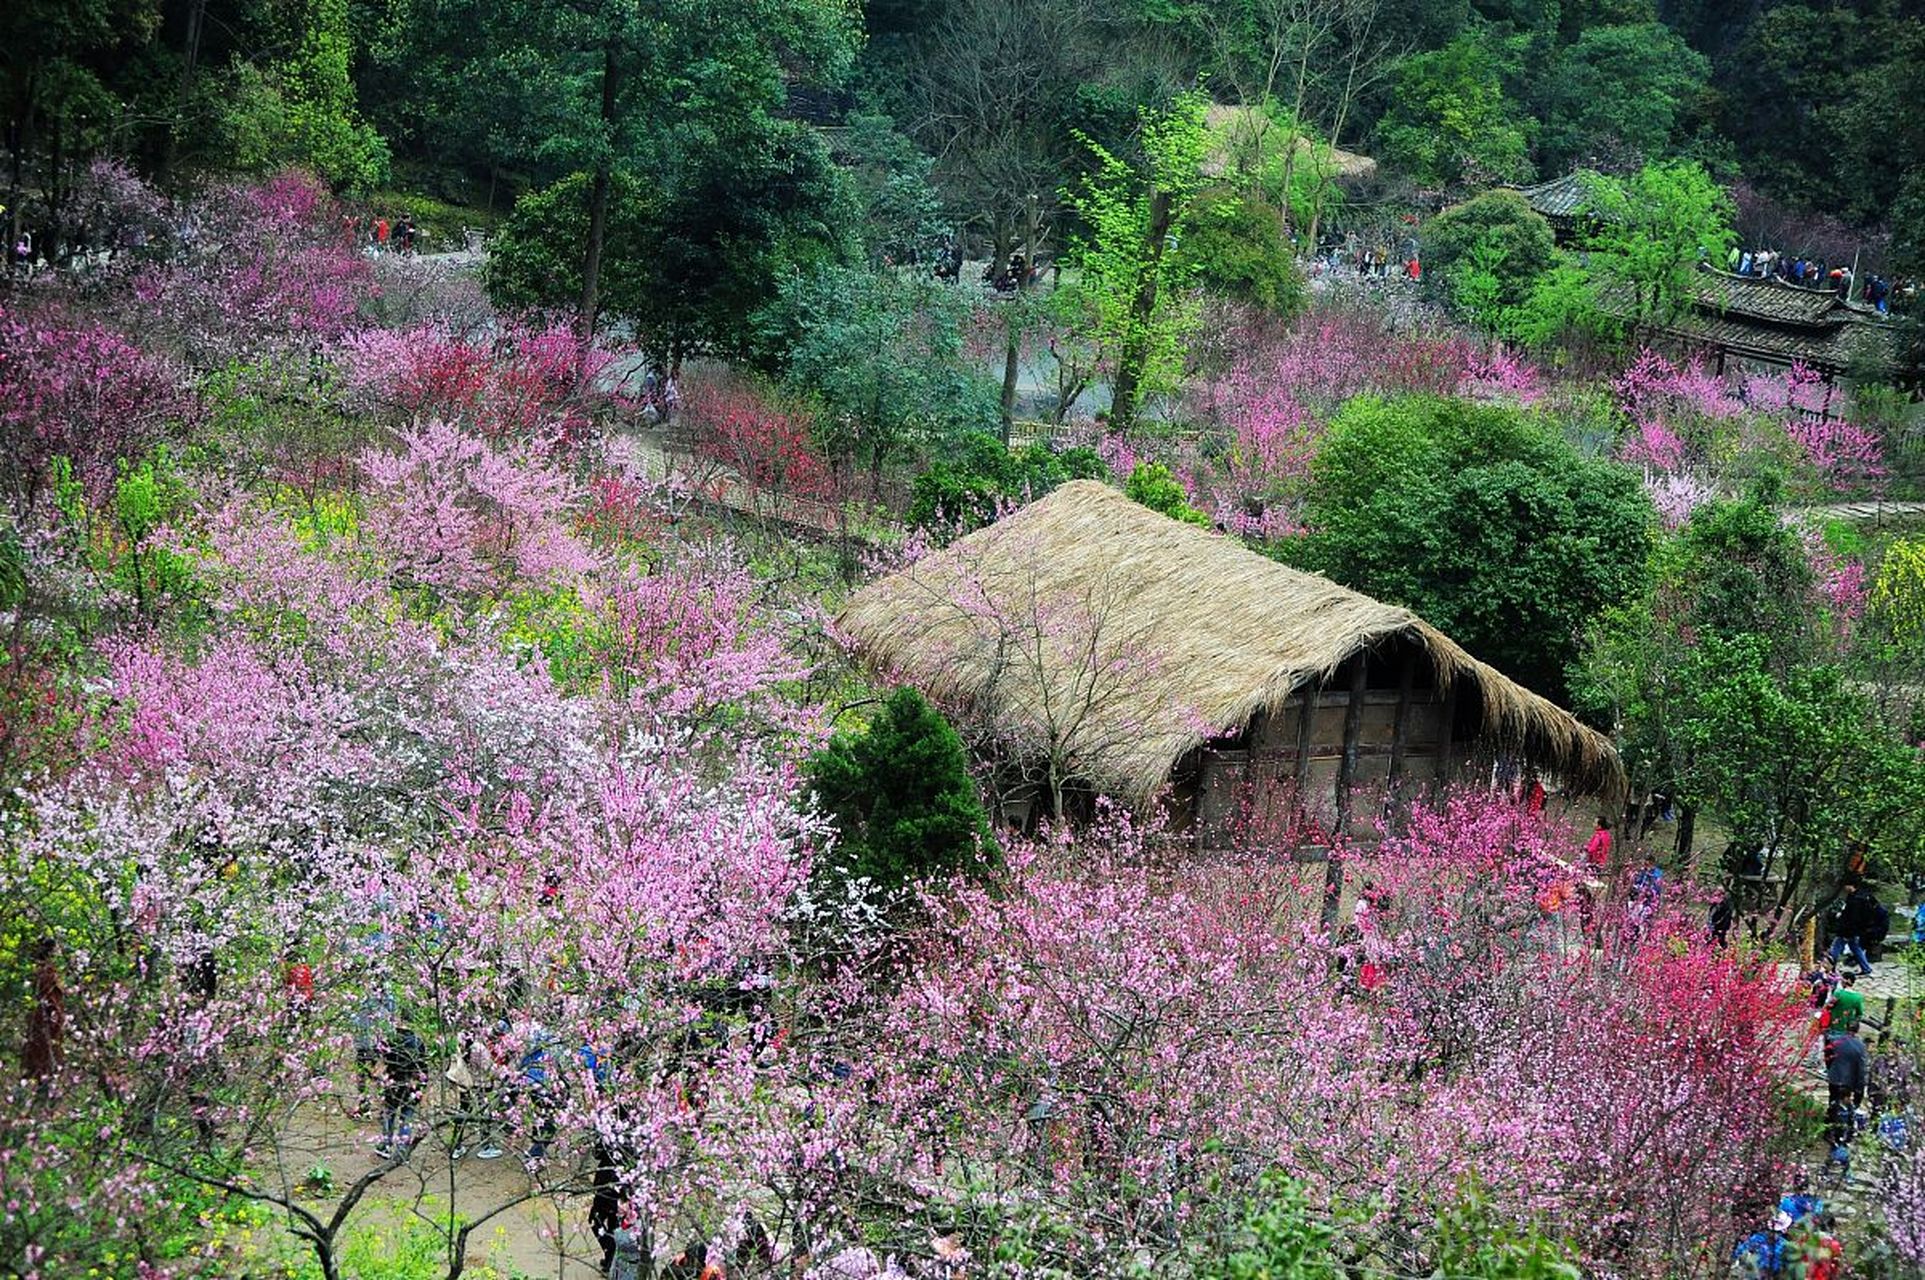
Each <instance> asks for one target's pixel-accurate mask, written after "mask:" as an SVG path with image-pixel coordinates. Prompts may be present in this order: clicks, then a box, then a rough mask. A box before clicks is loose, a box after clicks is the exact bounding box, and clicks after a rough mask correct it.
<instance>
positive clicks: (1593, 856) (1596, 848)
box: [1584, 814, 1611, 871]
mask: <svg viewBox="0 0 1925 1280" xmlns="http://www.w3.org/2000/svg"><path fill="white" fill-rule="evenodd" d="M1584 858H1585V861H1587V862H1589V863H1590V864H1591V865H1592V866H1593V867H1595V868H1596V869H1597V870H1599V871H1602V870H1604V869H1605V867H1607V866H1609V865H1610V863H1611V820H1610V819H1609V818H1608V817H1606V816H1605V815H1603V814H1599V815H1598V819H1597V829H1596V830H1595V831H1593V832H1591V838H1590V839H1589V840H1588V841H1586V842H1585V845H1584Z"/></svg>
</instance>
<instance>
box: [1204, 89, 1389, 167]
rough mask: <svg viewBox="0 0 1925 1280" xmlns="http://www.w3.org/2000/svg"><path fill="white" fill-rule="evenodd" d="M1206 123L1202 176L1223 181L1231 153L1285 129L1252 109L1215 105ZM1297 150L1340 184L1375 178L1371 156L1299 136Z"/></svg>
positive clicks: (1207, 111)
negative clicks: (1207, 138) (1207, 135)
mask: <svg viewBox="0 0 1925 1280" xmlns="http://www.w3.org/2000/svg"><path fill="white" fill-rule="evenodd" d="M1203 122H1204V125H1205V127H1206V128H1208V129H1209V131H1210V135H1211V137H1210V149H1209V153H1208V154H1207V155H1205V156H1204V158H1203V176H1204V177H1206V178H1221V177H1222V176H1223V175H1224V174H1225V173H1227V172H1229V168H1230V152H1231V150H1232V149H1233V148H1234V147H1235V146H1237V145H1239V144H1245V145H1247V142H1248V140H1249V139H1251V138H1255V137H1266V136H1273V135H1274V136H1279V137H1280V136H1281V135H1282V132H1283V130H1282V129H1281V128H1280V127H1279V126H1278V125H1276V124H1275V123H1274V122H1272V121H1271V120H1270V119H1269V118H1267V117H1266V116H1264V115H1263V113H1262V112H1260V111H1254V110H1252V109H1251V108H1249V107H1234V106H1226V105H1224V104H1223V103H1220V102H1213V103H1211V104H1210V106H1209V107H1208V108H1207V109H1206V110H1205V112H1204V117H1203ZM1297 151H1298V152H1299V153H1300V155H1301V156H1302V157H1303V158H1304V159H1305V160H1307V161H1308V162H1309V163H1312V164H1316V165H1318V166H1320V167H1321V171H1322V172H1323V173H1325V174H1327V175H1328V176H1329V177H1331V178H1334V179H1336V180H1337V181H1339V182H1358V181H1362V180H1364V179H1367V178H1372V177H1375V176H1376V173H1377V162H1376V160H1374V159H1372V158H1371V157H1370V156H1366V155H1361V154H1359V153H1358V152H1355V151H1345V150H1343V149H1342V148H1340V147H1326V146H1322V145H1320V144H1319V143H1318V142H1317V141H1316V140H1315V139H1313V138H1307V137H1299V138H1298V139H1297Z"/></svg>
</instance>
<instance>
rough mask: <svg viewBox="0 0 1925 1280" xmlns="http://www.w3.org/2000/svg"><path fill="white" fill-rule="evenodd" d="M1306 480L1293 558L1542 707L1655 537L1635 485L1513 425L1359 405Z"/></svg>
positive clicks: (1407, 404)
mask: <svg viewBox="0 0 1925 1280" xmlns="http://www.w3.org/2000/svg"><path fill="white" fill-rule="evenodd" d="M1312 479H1313V483H1312V484H1311V486H1310V490H1309V495H1308V501H1307V504H1306V509H1305V516H1306V523H1307V524H1308V526H1309V528H1310V533H1309V535H1308V536H1307V537H1306V538H1304V539H1300V540H1298V541H1297V542H1296V543H1294V544H1290V551H1289V554H1291V556H1292V558H1295V559H1299V560H1301V561H1302V562H1304V563H1306V564H1307V565H1308V566H1309V567H1312V568H1315V569H1318V570H1320V571H1322V572H1325V573H1327V574H1329V575H1330V576H1331V577H1333V578H1335V579H1337V581H1339V582H1343V583H1346V584H1347V585H1349V586H1352V587H1355V588H1356V589H1357V590H1359V591H1362V592H1365V593H1366V594H1369V595H1372V596H1376V597H1377V598H1379V599H1382V600H1386V601H1389V602H1391V603H1394V604H1401V605H1404V606H1406V607H1408V608H1410V609H1413V610H1415V611H1416V612H1417V613H1419V614H1420V615H1422V616H1423V618H1424V620H1425V621H1427V622H1429V623H1431V624H1432V625H1434V626H1436V627H1438V628H1439V629H1441V630H1442V631H1444V632H1445V633H1447V634H1448V635H1450V636H1451V637H1452V638H1453V639H1455V640H1456V641H1457V642H1458V643H1460V644H1462V645H1463V646H1464V647H1465V648H1467V649H1469V650H1470V651H1471V652H1472V653H1474V654H1476V655H1477V656H1478V657H1480V658H1482V659H1484V660H1485V661H1486V662H1489V663H1491V664H1493V665H1494V666H1497V667H1498V668H1500V669H1502V670H1503V671H1504V672H1505V673H1506V674H1507V675H1510V676H1511V677H1513V678H1515V679H1517V680H1520V681H1522V682H1523V683H1524V684H1526V685H1529V686H1530V687H1532V688H1534V689H1536V690H1537V691H1538V692H1540V693H1544V694H1547V695H1549V696H1551V697H1562V696H1563V694H1564V688H1565V681H1564V671H1565V667H1566V665H1567V664H1568V663H1570V662H1571V661H1572V660H1573V659H1575V658H1576V656H1577V650H1578V637H1579V635H1580V633H1581V632H1582V630H1583V628H1584V626H1585V624H1586V623H1587V621H1588V620H1589V619H1591V618H1592V617H1594V616H1596V614H1597V613H1598V612H1599V611H1600V610H1602V609H1604V608H1606V607H1607V606H1610V605H1613V604H1617V603H1620V602H1622V601H1624V600H1627V599H1629V598H1631V597H1632V596H1633V595H1635V594H1637V593H1638V592H1639V590H1640V589H1641V588H1642V587H1643V585H1644V583H1645V580H1646V577H1647V573H1648V569H1647V564H1648V560H1649V554H1650V542H1649V539H1650V531H1651V529H1652V528H1653V525H1654V521H1653V512H1652V509H1651V504H1650V500H1649V499H1648V498H1646V497H1645V495H1644V492H1643V489H1642V488H1641V486H1640V485H1639V482H1638V477H1637V475H1636V474H1635V473H1634V472H1632V471H1631V470H1630V469H1629V468H1626V467H1621V466H1617V465H1615V464H1613V463H1609V462H1602V461H1598V460H1595V459H1589V458H1584V457H1582V456H1580V455H1579V454H1578V452H1577V451H1576V450H1575V449H1574V448H1572V447H1571V445H1570V444H1569V443H1568V442H1567V441H1566V440H1565V439H1564V437H1563V436H1562V434H1560V433H1559V432H1558V431H1556V430H1555V429H1554V428H1553V427H1552V426H1550V425H1549V424H1546V423H1544V422H1541V421H1538V420H1536V419H1534V418H1533V417H1531V416H1530V415H1528V414H1526V413H1523V412H1520V411H1518V410H1515V409H1510V408H1505V407H1499V406H1481V405H1473V404H1468V403H1465V402H1463V401H1458V400H1445V399H1440V398H1437V397H1433V396H1407V397H1404V398H1402V399H1399V400H1388V401H1386V400H1379V399H1376V398H1375V397H1368V396H1366V397H1360V398H1359V399H1356V400H1353V401H1351V402H1350V403H1349V404H1348V405H1346V406H1345V407H1344V409H1343V410H1342V412H1340V413H1339V414H1338V415H1337V417H1336V419H1335V420H1334V421H1333V422H1332V423H1331V425H1330V428H1329V431H1328V432H1327V433H1326V435H1325V437H1324V440H1323V443H1322V445H1321V446H1320V448H1319V450H1318V453H1317V457H1316V460H1315V462H1314V463H1313V464H1312Z"/></svg>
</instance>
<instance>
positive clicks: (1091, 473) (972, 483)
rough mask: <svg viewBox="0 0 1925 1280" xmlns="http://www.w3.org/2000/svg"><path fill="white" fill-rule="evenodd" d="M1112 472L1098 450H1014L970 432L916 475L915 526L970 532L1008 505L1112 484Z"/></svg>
mask: <svg viewBox="0 0 1925 1280" xmlns="http://www.w3.org/2000/svg"><path fill="white" fill-rule="evenodd" d="M1109 474H1110V469H1109V467H1108V466H1107V465H1106V464H1105V463H1104V461H1103V460H1102V459H1101V458H1100V457H1098V456H1097V455H1096V451H1095V450H1093V449H1089V448H1084V447H1078V448H1074V449H1065V450H1063V452H1061V453H1055V452H1052V451H1051V450H1050V449H1048V448H1046V447H1045V446H1043V445H1040V444H1033V445H1025V446H1024V447H1023V448H1021V449H1010V448H1007V447H1006V446H1004V444H1003V442H1002V441H1001V440H1000V439H998V438H997V437H995V436H993V435H989V434H987V433H985V432H981V431H972V432H969V433H968V434H967V435H965V436H964V437H963V438H962V441H961V444H960V446H959V447H958V448H956V449H955V450H953V451H951V452H948V453H945V454H943V455H941V456H939V457H938V458H936V460H935V461H934V463H932V464H931V465H930V468H929V470H927V471H925V472H923V473H922V474H921V475H919V476H917V477H916V480H915V484H914V486H913V488H912V489H911V491H910V502H909V523H910V524H912V525H915V526H916V527H918V528H921V529H929V530H933V531H936V532H940V533H958V534H960V533H967V532H969V531H970V530H971V529H976V528H980V527H981V526H983V525H985V524H988V523H989V522H990V521H991V520H994V519H995V518H996V513H997V508H998V507H999V506H1000V505H1002V504H1004V503H1012V504H1015V503H1023V502H1029V501H1031V500H1033V499H1036V498H1040V497H1042V496H1043V495H1044V494H1046V493H1049V492H1050V491H1051V490H1053V489H1055V488H1056V487H1057V486H1058V485H1061V484H1064V483H1067V482H1068V481H1071V480H1107V479H1109Z"/></svg>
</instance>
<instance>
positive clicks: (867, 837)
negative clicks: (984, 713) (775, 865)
mask: <svg viewBox="0 0 1925 1280" xmlns="http://www.w3.org/2000/svg"><path fill="white" fill-rule="evenodd" d="M809 774H810V781H811V783H812V784H813V786H814V788H815V794H816V799H817V801H818V803H820V804H821V806H822V808H823V811H824V812H825V813H827V814H829V815H830V816H832V817H833V818H834V820H835V824H836V830H837V832H838V833H839V834H840V836H841V843H840V845H839V846H838V847H837V849H836V851H835V855H834V857H833V858H832V859H830V862H829V867H828V871H829V872H830V874H833V875H837V876H842V877H845V878H847V879H851V880H856V879H864V878H866V879H868V880H870V881H872V882H873V883H874V884H875V886H876V887H877V888H878V889H880V890H882V891H883V892H885V893H886V892H890V891H893V890H896V889H900V888H901V887H902V886H904V885H906V884H908V883H910V882H912V881H915V880H919V879H923V878H925V877H937V876H946V875H953V874H955V873H957V872H963V871H969V870H972V869H980V868H984V867H987V866H989V865H991V864H992V863H993V861H994V859H995V856H996V849H995V845H994V844H993V843H991V841H990V837H989V815H988V814H987V813H986V812H985V811H984V809H983V804H982V800H981V799H980V798H979V797H978V796H977V794H976V784H975V782H974V780H972V779H971V778H970V776H969V762H968V757H967V755H966V754H965V752H964V750H963V744H962V739H961V738H960V737H958V736H957V735H956V731H955V730H954V729H953V728H951V727H950V725H949V722H948V721H947V720H945V719H943V717H942V713H941V712H939V711H937V710H936V709H935V708H934V707H932V706H930V705H929V703H928V701H927V700H925V699H924V698H923V696H922V695H921V694H920V693H917V692H916V691H915V690H914V689H909V688H903V689H898V690H896V691H895V692H894V693H892V694H890V695H889V699H888V701H887V702H885V703H884V704H883V708H882V714H881V715H879V716H877V717H876V718H875V719H874V720H873V721H871V722H870V723H869V725H868V727H867V728H866V729H864V730H863V731H862V732H860V733H839V734H837V735H836V736H835V738H834V739H832V740H831V741H830V743H829V745H828V746H827V747H825V748H824V749H823V751H822V752H821V754H819V755H818V756H816V758H815V760H814V761H813V762H812V763H811V765H810V769H809Z"/></svg>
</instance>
